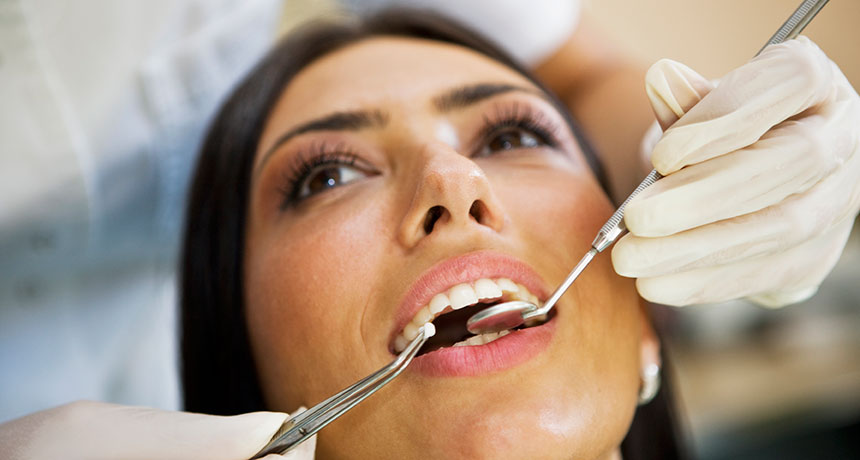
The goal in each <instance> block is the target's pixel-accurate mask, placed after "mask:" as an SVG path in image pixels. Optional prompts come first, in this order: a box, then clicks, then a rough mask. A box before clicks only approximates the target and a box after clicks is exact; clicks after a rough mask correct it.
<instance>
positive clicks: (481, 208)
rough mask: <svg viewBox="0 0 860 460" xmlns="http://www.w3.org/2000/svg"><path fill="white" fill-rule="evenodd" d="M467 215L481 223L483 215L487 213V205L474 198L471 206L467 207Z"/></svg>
mask: <svg viewBox="0 0 860 460" xmlns="http://www.w3.org/2000/svg"><path fill="white" fill-rule="evenodd" d="M469 215H470V216H472V218H474V219H475V221H476V222H478V223H479V224H480V223H483V222H484V216H486V215H487V206H486V205H485V204H484V202H482V201H481V200H475V202H474V203H472V207H471V208H469Z"/></svg>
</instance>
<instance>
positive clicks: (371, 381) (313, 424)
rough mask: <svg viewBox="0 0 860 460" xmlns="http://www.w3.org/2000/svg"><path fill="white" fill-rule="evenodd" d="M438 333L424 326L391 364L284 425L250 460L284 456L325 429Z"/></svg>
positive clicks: (431, 326) (388, 380)
mask: <svg viewBox="0 0 860 460" xmlns="http://www.w3.org/2000/svg"><path fill="white" fill-rule="evenodd" d="M435 334H436V328H435V327H434V326H433V324H432V323H427V324H425V325H424V326H421V329H419V330H418V335H417V336H416V337H415V338H414V339H413V340H412V342H410V343H409V345H407V346H406V348H405V349H404V350H403V351H402V352H400V354H399V355H398V356H397V358H395V359H394V361H392V362H391V363H390V364H388V365H387V366H385V367H383V368H382V369H379V370H378V371H376V372H374V373H373V374H370V375H369V376H367V377H365V378H363V379H361V380H359V381H358V382H356V383H354V384H352V385H351V386H349V387H347V388H346V389H344V390H342V391H341V392H340V393H338V394H336V395H334V396H332V397H330V398H328V399H326V400H325V401H323V402H321V403H319V404H317V405H316V406H314V407H312V408H310V409H308V410H306V411H304V412H302V413H301V414H299V415H297V416H295V417H294V418H291V419H289V420H287V421H286V422H284V424H283V425H282V426H281V428H280V429H278V432H277V433H275V435H274V436H272V440H271V441H269V443H268V444H266V446H265V447H263V448H262V449H261V450H260V452H257V454H256V455H254V456H253V457H251V459H252V460H253V459H257V458H263V457H265V456H266V455H269V454H285V453H287V452H289V451H291V450H293V449H294V448H295V447H296V446H298V445H299V444H301V443H302V442H304V441H305V440H307V439H308V438H310V437H311V436H313V435H314V434H316V432H317V431H319V430H321V429H322V428H323V427H324V426H326V425H328V424H329V423H331V422H332V421H333V420H334V419H336V418H338V417H340V416H341V415H343V414H344V413H346V411H348V410H350V409H352V408H353V407H354V406H355V405H356V404H358V403H360V402H361V401H363V400H364V398H366V397H368V396H370V395H372V394H373V393H375V392H376V391H377V390H379V389H380V388H382V387H383V386H385V384H386V383H388V382H390V381H391V380H392V379H394V377H397V376H398V375H400V373H401V372H402V371H403V369H406V366H408V365H409V363H410V362H412V358H414V357H415V355H416V354H417V353H418V350H419V349H421V346H422V345H424V342H426V341H427V339H429V338H430V337H433V335H435Z"/></svg>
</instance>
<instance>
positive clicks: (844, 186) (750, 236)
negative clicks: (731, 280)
mask: <svg viewBox="0 0 860 460" xmlns="http://www.w3.org/2000/svg"><path fill="white" fill-rule="evenodd" d="M670 177H671V176H670ZM858 177H860V153H857V152H855V153H854V154H853V155H852V156H851V157H850V158H849V160H848V162H847V163H846V164H845V165H843V167H842V168H840V169H839V170H837V171H835V172H833V173H832V174H830V175H829V176H828V177H826V178H825V179H823V180H822V181H820V182H819V183H818V184H816V185H815V186H814V187H812V188H811V189H810V190H809V191H807V192H806V193H803V194H796V195H792V196H789V197H788V198H786V199H785V200H783V201H782V202H780V203H778V204H776V205H774V206H770V207H767V208H764V209H762V210H760V211H757V212H754V213H751V214H746V215H743V216H739V217H735V218H731V219H725V220H720V221H717V222H714V223H711V224H708V225H703V226H700V227H697V228H694V229H691V230H687V231H683V232H679V233H676V234H673V235H669V236H664V237H656V238H648V237H640V236H636V235H634V234H632V233H630V234H627V235H625V236H624V237H623V238H622V239H621V240H619V241H618V242H617V243H616V244H615V246H614V247H613V248H612V263H613V266H614V267H615V270H616V271H617V272H618V273H619V274H620V275H622V276H628V277H635V278H640V277H655V276H661V275H667V274H671V273H677V272H680V271H686V270H691V269H694V268H699V267H705V266H709V265H725V264H728V263H732V262H736V261H740V260H742V259H745V258H750V257H757V256H761V255H766V254H772V253H775V252H779V251H784V250H786V249H790V248H792V247H794V246H796V245H798V244H800V243H802V242H804V241H807V240H808V239H810V238H813V237H815V236H816V235H819V234H820V233H821V232H826V231H829V230H830V229H832V228H834V227H836V226H837V225H841V224H842V223H843V222H845V221H846V220H850V219H853V216H854V211H853V210H855V209H857V208H860V188H857V187H853V185H854V184H855V183H856V181H857V178H858Z"/></svg>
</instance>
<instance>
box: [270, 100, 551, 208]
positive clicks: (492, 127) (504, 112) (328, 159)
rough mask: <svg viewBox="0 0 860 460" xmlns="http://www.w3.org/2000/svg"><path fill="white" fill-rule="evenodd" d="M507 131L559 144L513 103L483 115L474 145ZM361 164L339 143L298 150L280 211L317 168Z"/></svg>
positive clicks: (541, 120)
mask: <svg viewBox="0 0 860 460" xmlns="http://www.w3.org/2000/svg"><path fill="white" fill-rule="evenodd" d="M510 128H519V129H523V130H526V131H529V132H531V133H532V134H534V135H536V136H538V137H539V138H540V141H541V142H543V143H545V144H546V145H547V146H549V147H550V148H553V149H557V148H558V147H559V146H560V145H561V142H560V141H559V136H558V132H559V130H560V127H559V126H558V125H557V124H556V123H554V122H553V121H551V120H549V119H548V117H546V116H545V115H544V114H543V113H542V112H540V111H538V110H535V109H533V108H531V107H529V106H523V105H520V104H513V105H509V106H497V107H496V109H495V111H494V113H493V115H491V116H486V115H485V116H484V126H483V127H482V128H481V130H480V131H479V133H478V135H477V136H476V139H477V140H478V141H477V143H476V144H477V145H478V146H481V145H484V144H485V143H486V142H488V141H489V140H490V139H491V137H492V136H493V135H496V134H499V133H501V132H502V131H504V130H506V129H510ZM477 154H478V153H477V152H476V153H475V154H474V155H477ZM360 162H362V160H361V158H360V156H359V155H358V154H357V153H356V152H355V151H353V150H350V149H349V148H348V147H347V146H345V145H343V144H338V145H335V146H329V145H328V144H325V143H320V144H313V145H311V147H310V149H308V150H304V151H301V152H300V153H299V154H298V155H296V157H295V161H294V162H293V165H292V167H291V168H289V169H288V171H287V172H286V173H285V175H284V176H285V177H284V179H283V184H284V186H283V187H282V188H281V190H280V191H281V194H282V195H283V197H284V199H283V202H282V205H281V209H282V210H283V209H286V208H288V207H290V206H293V205H296V204H298V203H300V202H301V201H302V199H301V198H299V193H300V191H301V190H300V189H301V187H302V184H304V182H305V181H306V180H307V179H308V178H309V176H310V174H312V173H313V172H314V171H316V170H317V169H319V168H320V167H321V166H329V165H331V166H354V165H355V164H356V163H360Z"/></svg>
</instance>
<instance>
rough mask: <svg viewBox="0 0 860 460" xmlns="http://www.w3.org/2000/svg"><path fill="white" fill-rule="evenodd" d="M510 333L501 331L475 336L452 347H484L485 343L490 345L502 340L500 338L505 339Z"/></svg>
mask: <svg viewBox="0 0 860 460" xmlns="http://www.w3.org/2000/svg"><path fill="white" fill-rule="evenodd" d="M510 333H511V331H501V332H498V333H496V332H490V333H487V334H478V335H473V336H472V337H469V338H468V339H466V340H462V341H460V342H457V343H455V344H454V345H451V346H452V347H465V346H476V345H484V344H485V343H490V342H492V341H494V340H497V339H500V338H502V337H504V336H506V335H508V334H510Z"/></svg>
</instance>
